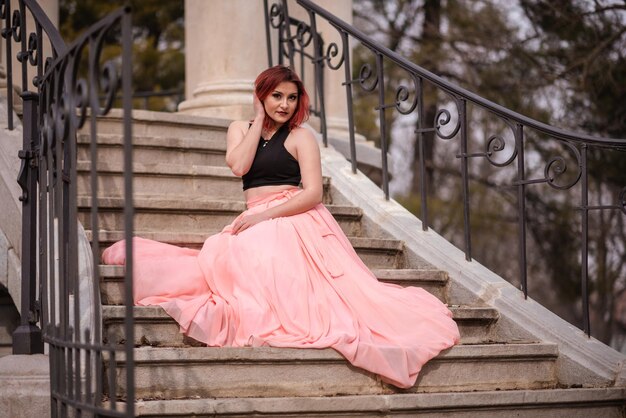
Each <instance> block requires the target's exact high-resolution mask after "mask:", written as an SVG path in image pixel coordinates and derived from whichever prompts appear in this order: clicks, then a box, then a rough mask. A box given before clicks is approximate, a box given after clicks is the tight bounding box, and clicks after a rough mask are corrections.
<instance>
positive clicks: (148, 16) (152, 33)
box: [59, 0, 185, 110]
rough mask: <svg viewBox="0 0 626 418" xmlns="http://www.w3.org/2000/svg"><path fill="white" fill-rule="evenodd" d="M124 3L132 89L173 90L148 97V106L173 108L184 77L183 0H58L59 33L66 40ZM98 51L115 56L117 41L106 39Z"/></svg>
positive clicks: (146, 90) (165, 108)
mask: <svg viewBox="0 0 626 418" xmlns="http://www.w3.org/2000/svg"><path fill="white" fill-rule="evenodd" d="M125 4H130V6H131V7H132V19H133V42H134V44H133V89H134V90H135V92H164V91H177V92H178V93H177V94H174V95H170V96H163V97H159V96H155V97H151V98H149V99H148V106H147V107H148V108H149V109H151V110H172V109H173V108H174V107H175V105H176V103H177V101H178V99H179V98H180V97H181V96H182V90H183V88H184V80H185V57H184V21H183V18H184V2H183V0H175V1H167V2H163V1H158V0H131V1H122V0H114V1H107V2H104V1H99V0H60V1H59V9H60V10H59V12H60V13H59V15H60V19H59V20H60V31H61V35H62V36H63V38H64V39H65V40H66V42H68V43H69V42H72V40H74V39H76V38H78V37H79V36H80V35H81V34H82V33H83V32H84V31H85V29H86V28H88V27H89V26H90V25H92V24H94V23H95V22H97V21H98V20H99V19H101V18H103V17H104V16H105V15H106V14H108V13H110V12H112V11H113V10H116V9H117V8H119V7H122V6H123V5H125ZM102 55H103V60H105V59H106V58H108V57H114V56H117V55H119V50H118V47H117V46H116V45H115V44H114V43H113V42H108V43H107V44H106V46H105V48H104V50H103V53H102ZM135 105H136V106H137V107H143V100H139V99H137V100H135Z"/></svg>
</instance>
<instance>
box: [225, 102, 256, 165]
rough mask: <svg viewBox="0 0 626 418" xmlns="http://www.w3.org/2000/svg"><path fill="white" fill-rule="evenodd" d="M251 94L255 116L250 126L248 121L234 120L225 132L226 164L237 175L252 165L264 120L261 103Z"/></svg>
mask: <svg viewBox="0 0 626 418" xmlns="http://www.w3.org/2000/svg"><path fill="white" fill-rule="evenodd" d="M253 96H254V99H253V100H254V111H255V116H254V120H253V121H252V125H250V128H249V129H248V124H249V122H246V121H234V122H232V123H231V124H230V126H229V127H228V133H227V134H226V164H228V166H229V167H230V169H231V170H232V172H233V174H235V175H236V176H239V177H241V176H243V175H244V174H246V173H247V172H248V170H250V167H251V166H252V161H254V155H255V154H256V149H257V147H258V145H259V139H260V138H261V133H262V131H263V121H264V120H265V109H264V108H263V104H262V103H261V101H260V100H259V99H258V98H257V97H256V95H253Z"/></svg>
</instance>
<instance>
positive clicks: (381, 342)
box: [103, 188, 459, 388]
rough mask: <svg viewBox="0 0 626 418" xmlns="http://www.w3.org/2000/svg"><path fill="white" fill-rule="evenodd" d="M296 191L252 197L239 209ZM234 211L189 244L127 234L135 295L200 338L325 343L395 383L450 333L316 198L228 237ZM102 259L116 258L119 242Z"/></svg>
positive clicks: (421, 293)
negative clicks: (198, 244) (389, 280)
mask: <svg viewBox="0 0 626 418" xmlns="http://www.w3.org/2000/svg"><path fill="white" fill-rule="evenodd" d="M297 193H299V189H297V188H294V189H290V190H287V191H283V192H279V193H272V194H269V195H264V196H262V197H260V198H255V199H253V200H250V201H248V202H247V204H248V210H247V211H246V212H244V214H249V213H257V212H261V211H263V210H265V209H267V208H269V207H272V206H275V205H278V204H280V203H283V202H285V201H286V200H288V199H290V198H291V197H293V196H294V195H296V194H297ZM244 214H242V215H240V216H239V217H237V219H235V220H234V221H233V223H232V224H231V225H228V226H226V227H225V228H224V229H223V230H222V232H220V233H218V234H215V235H213V236H210V237H209V238H207V240H206V241H205V242H204V245H203V247H202V249H201V250H199V251H198V250H194V249H189V248H181V247H177V246H173V245H169V244H164V243H161V242H157V241H152V240H146V239H143V238H134V255H135V264H134V265H135V268H134V295H133V296H134V301H135V303H136V304H137V305H141V306H145V305H159V306H161V307H163V309H165V311H166V312H167V313H168V314H169V315H170V316H172V317H173V318H174V319H175V320H176V321H177V322H178V323H179V324H180V328H181V332H183V333H185V334H186V335H188V336H190V337H192V338H194V339H196V340H198V341H200V342H203V343H206V344H207V345H209V346H217V347H221V346H237V347H242V346H272V347H294V348H326V347H332V348H333V349H335V350H337V351H338V352H339V353H341V354H342V355H343V356H344V357H345V358H346V359H347V360H348V361H350V363H352V364H353V365H355V366H357V367H360V368H363V369H365V370H368V371H370V372H373V373H376V374H378V375H380V376H381V378H382V379H383V380H384V381H386V382H388V383H391V384H393V385H395V386H398V387H401V388H407V387H411V386H413V384H414V383H415V380H416V379H417V375H418V373H419V371H420V369H421V367H422V365H423V364H424V363H426V362H427V361H428V360H430V359H431V358H433V357H435V356H436V355H437V354H438V353H439V352H440V351H442V350H444V349H446V348H449V347H451V346H453V345H454V344H456V343H457V342H458V341H459V331H458V328H457V325H456V323H455V322H454V321H453V320H452V314H451V312H450V311H449V310H448V308H447V307H446V306H445V305H444V304H443V303H441V302H440V301H439V300H438V299H437V298H436V297H434V296H433V295H431V294H430V293H428V292H426V291H425V290H423V289H421V288H417V287H406V288H403V287H401V286H398V285H393V284H385V283H381V282H379V281H378V280H377V279H376V277H375V276H374V275H373V274H372V272H371V271H369V269H368V268H367V267H366V266H365V264H363V262H362V261H361V259H360V258H359V257H358V255H357V254H356V252H355V251H354V249H353V248H352V246H351V245H350V242H349V241H348V239H347V238H346V236H345V235H344V233H343V231H342V230H341V228H340V227H339V225H338V224H337V222H336V221H335V219H334V218H333V217H332V215H331V214H330V212H328V210H327V209H326V207H324V205H322V204H319V205H317V206H315V207H314V208H312V209H310V210H308V211H306V212H304V213H301V214H298V215H294V216H288V217H282V218H276V219H271V220H268V221H264V222H261V223H259V224H257V225H255V226H253V227H251V228H249V229H247V230H245V231H243V232H241V233H239V234H238V235H233V234H232V233H231V231H232V225H234V223H235V222H236V221H237V220H238V219H239V218H240V217H241V216H243V215H244ZM103 261H104V262H105V263H106V264H120V265H121V264H124V262H125V259H124V242H123V241H120V242H117V243H115V244H114V245H113V246H111V247H109V248H107V249H106V250H105V252H104V254H103Z"/></svg>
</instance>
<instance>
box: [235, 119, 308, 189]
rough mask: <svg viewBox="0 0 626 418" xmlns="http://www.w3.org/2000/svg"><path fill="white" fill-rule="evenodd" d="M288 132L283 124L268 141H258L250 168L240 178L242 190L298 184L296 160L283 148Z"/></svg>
mask: <svg viewBox="0 0 626 418" xmlns="http://www.w3.org/2000/svg"><path fill="white" fill-rule="evenodd" d="M289 132H290V131H289V129H288V127H287V124H284V125H283V126H281V127H280V128H279V129H278V131H276V133H275V134H274V136H273V137H272V138H271V139H270V140H269V141H266V140H264V139H263V138H261V139H260V140H259V146H258V147H257V149H256V154H255V155H254V161H252V166H251V167H250V170H248V172H247V173H246V174H244V175H243V176H242V179H243V189H244V190H247V189H251V188H253V187H259V186H273V185H281V184H291V185H293V186H298V185H299V184H300V181H301V180H302V178H301V176H300V165H299V164H298V160H296V159H295V158H294V157H293V155H291V154H290V153H289V151H287V149H286V148H285V140H286V139H287V137H288V136H289Z"/></svg>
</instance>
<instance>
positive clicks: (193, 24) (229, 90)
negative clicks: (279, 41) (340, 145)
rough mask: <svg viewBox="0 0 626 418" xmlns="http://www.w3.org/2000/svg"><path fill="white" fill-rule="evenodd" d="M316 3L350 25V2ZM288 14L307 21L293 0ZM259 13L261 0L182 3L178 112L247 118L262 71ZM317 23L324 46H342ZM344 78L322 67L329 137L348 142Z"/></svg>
mask: <svg viewBox="0 0 626 418" xmlns="http://www.w3.org/2000/svg"><path fill="white" fill-rule="evenodd" d="M318 3H319V4H320V6H322V7H324V8H326V9H327V10H329V11H330V12H332V13H333V14H335V15H336V16H338V17H339V18H341V19H342V20H345V21H346V22H348V23H352V0H342V1H334V0H320V1H319V2H318ZM289 12H290V13H291V14H292V15H293V16H294V17H297V18H298V19H301V20H303V21H305V22H308V21H309V18H308V14H307V13H306V12H305V11H304V10H303V9H302V8H301V7H300V6H299V5H298V4H297V3H296V2H295V0H290V2H289ZM263 14H264V10H263V2H262V1H261V0H211V1H205V0H185V43H186V46H185V49H186V55H185V66H186V67H185V71H186V73H185V95H186V100H185V101H184V102H182V103H181V104H180V105H179V108H178V110H179V112H181V113H188V114H194V115H202V116H212V117H220V118H228V119H246V118H249V117H251V116H252V113H251V112H252V108H251V104H252V91H253V84H254V79H255V77H256V75H257V74H258V73H259V72H261V71H262V70H263V69H264V68H266V67H267V52H266V43H265V20H264V16H263ZM317 25H318V26H317V27H318V30H319V31H320V32H321V33H322V36H323V37H324V40H325V42H326V44H327V45H328V44H329V43H331V42H336V43H337V44H338V45H339V46H340V47H341V38H340V36H339V33H338V32H337V31H336V30H335V29H334V28H333V27H332V26H330V25H329V24H328V23H326V22H325V21H324V20H323V19H319V18H318V21H317ZM311 74H312V72H309V77H308V78H309V79H310V78H311V77H310V75H311ZM343 74H344V69H343V68H341V69H339V70H337V71H332V70H328V69H327V70H326V73H325V75H324V76H325V89H324V90H325V95H326V115H327V127H328V130H329V134H330V136H335V137H342V138H347V136H348V131H347V127H348V119H347V105H346V96H345V89H344V88H343V87H342V86H341V83H342V82H343V80H344V76H343ZM307 87H308V88H309V89H310V88H311V87H310V86H307Z"/></svg>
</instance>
